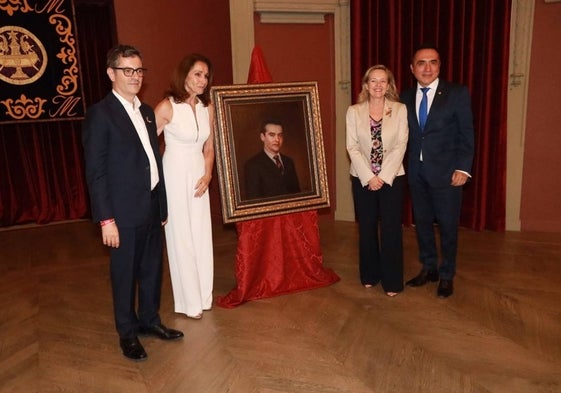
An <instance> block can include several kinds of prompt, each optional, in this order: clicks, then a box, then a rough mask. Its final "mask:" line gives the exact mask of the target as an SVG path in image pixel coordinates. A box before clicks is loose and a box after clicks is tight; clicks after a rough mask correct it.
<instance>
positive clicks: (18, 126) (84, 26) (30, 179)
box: [0, 0, 116, 226]
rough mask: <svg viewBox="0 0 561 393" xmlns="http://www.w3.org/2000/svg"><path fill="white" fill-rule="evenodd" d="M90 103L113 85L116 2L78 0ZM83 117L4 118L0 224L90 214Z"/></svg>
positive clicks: (82, 60) (0, 136)
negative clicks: (110, 63) (110, 64)
mask: <svg viewBox="0 0 561 393" xmlns="http://www.w3.org/2000/svg"><path fill="white" fill-rule="evenodd" d="M74 4H75V11H76V23H77V26H76V28H77V35H78V45H79V55H80V64H81V67H82V78H83V84H84V86H83V88H84V94H85V97H86V105H91V104H92V103H94V102H96V101H98V100H99V99H101V98H102V97H103V96H104V95H105V94H107V92H108V91H109V90H110V88H111V85H110V83H109V80H108V78H107V76H106V75H105V55H106V53H107V50H109V48H110V47H111V46H112V45H113V43H114V42H115V39H114V37H115V36H116V35H115V33H114V32H115V29H114V16H113V14H114V12H113V2H112V1H110V0H106V1H96V2H91V1H87V0H75V1H74ZM80 130H81V122H80V121H57V122H41V123H21V122H20V123H13V124H4V125H2V126H1V128H0V179H1V180H0V226H10V225H16V224H24V223H29V222H35V223H39V224H45V223H49V222H51V221H60V220H70V219H77V218H84V217H88V216H89V203H88V197H87V189H86V185H85V180H84V164H83V159H82V157H83V156H82V143H81V132H80Z"/></svg>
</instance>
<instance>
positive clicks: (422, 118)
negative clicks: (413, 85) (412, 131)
mask: <svg viewBox="0 0 561 393" xmlns="http://www.w3.org/2000/svg"><path fill="white" fill-rule="evenodd" d="M429 89H430V87H421V91H422V92H423V98H422V99H421V105H419V125H420V126H421V130H424V128H425V124H426V123H427V116H428V112H429V111H428V107H429V105H428V103H429V99H428V97H427V91H429Z"/></svg>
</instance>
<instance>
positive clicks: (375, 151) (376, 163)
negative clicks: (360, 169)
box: [370, 117, 384, 176]
mask: <svg viewBox="0 0 561 393" xmlns="http://www.w3.org/2000/svg"><path fill="white" fill-rule="evenodd" d="M370 133H371V134H372V150H370V165H371V167H372V172H373V173H374V174H375V175H376V176H377V175H378V174H379V173H380V171H381V170H382V158H383V156H384V150H383V147H382V120H381V119H380V120H379V121H376V120H374V119H373V118H372V117H370Z"/></svg>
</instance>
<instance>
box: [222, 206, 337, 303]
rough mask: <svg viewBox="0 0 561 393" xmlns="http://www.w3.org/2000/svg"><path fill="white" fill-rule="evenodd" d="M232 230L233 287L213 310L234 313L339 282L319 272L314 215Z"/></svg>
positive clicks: (295, 215) (243, 225)
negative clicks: (264, 300)
mask: <svg viewBox="0 0 561 393" xmlns="http://www.w3.org/2000/svg"><path fill="white" fill-rule="evenodd" d="M236 228H237V231H238V250H237V255H236V266H235V269H236V280H237V286H236V288H234V289H233V290H232V291H230V292H229V293H228V294H227V295H226V296H221V297H218V298H217V299H216V304H217V305H218V306H220V307H225V308H234V307H236V306H239V305H240V304H242V303H245V302H247V301H249V300H256V299H262V298H268V297H273V296H279V295H285V294H288V293H293V292H299V291H304V290H308V289H314V288H319V287H324V286H327V285H331V284H333V283H335V282H337V281H339V276H337V274H335V272H333V271H332V270H331V269H326V268H324V267H323V255H322V253H321V247H320V240H319V227H318V217H317V212H316V211H308V212H303V213H293V214H287V215H282V216H275V217H269V218H263V219H258V220H251V221H245V222H240V223H238V224H236Z"/></svg>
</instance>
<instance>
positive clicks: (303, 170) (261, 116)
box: [211, 82, 329, 223]
mask: <svg viewBox="0 0 561 393" xmlns="http://www.w3.org/2000/svg"><path fill="white" fill-rule="evenodd" d="M211 94H212V98H213V102H214V104H215V108H216V121H215V139H214V142H215V152H216V169H217V172H218V180H219V187H220V196H221V202H222V215H223V219H224V222H225V223H231V222H237V221H242V220H249V219H255V218H260V217H268V216H272V215H278V214H286V213H291V212H297V211H304V210H315V209H320V208H325V207H329V190H328V184H327V174H326V168H325V153H324V148H323V136H322V131H321V119H320V112H319V98H318V89H317V83H316V82H294V83H267V84H254V85H230V86H215V87H213V88H212V91H211Z"/></svg>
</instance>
